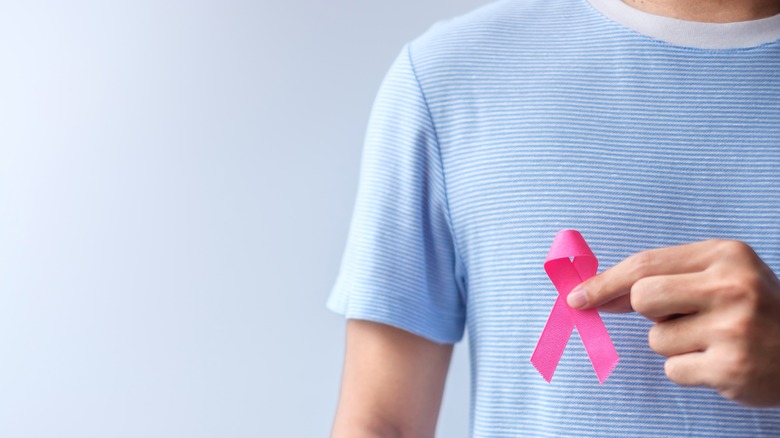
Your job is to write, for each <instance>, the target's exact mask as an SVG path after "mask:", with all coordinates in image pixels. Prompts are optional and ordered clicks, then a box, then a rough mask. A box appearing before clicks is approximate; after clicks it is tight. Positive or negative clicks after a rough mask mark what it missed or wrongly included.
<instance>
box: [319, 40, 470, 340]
mask: <svg viewBox="0 0 780 438" xmlns="http://www.w3.org/2000/svg"><path fill="white" fill-rule="evenodd" d="M458 263H459V259H458V257H457V253H456V247H455V243H454V237H453V233H452V228H451V222H450V220H449V212H448V207H447V195H446V189H445V180H444V175H443V169H442V162H441V158H440V155H439V145H438V143H437V140H436V132H435V129H434V125H433V123H432V121H431V117H430V113H429V111H428V106H427V103H426V100H425V97H424V95H423V92H422V90H421V88H420V85H419V82H418V81H417V77H416V75H415V72H414V68H413V66H412V63H411V60H410V55H409V50H408V47H406V48H405V49H404V50H403V51H402V52H401V54H400V55H399V56H398V58H397V59H396V60H395V62H394V63H393V65H392V67H391V68H390V71H389V72H388V74H387V76H386V77H385V79H384V81H383V83H382V86H381V87H380V89H379V93H378V96H377V98H376V101H375V102H374V107H373V110H372V112H371V117H370V119H369V124H368V130H367V134H366V139H365V144H364V149H363V155H362V163H361V170H360V180H359V185H358V194H357V200H356V203H355V207H354V210H353V216H352V221H351V224H350V229H349V234H348V237H347V245H346V249H345V251H344V254H343V257H342V261H341V266H340V270H339V274H338V277H337V279H336V282H335V284H334V286H333V289H332V291H331V294H330V297H329V299H328V307H329V308H330V309H331V310H333V311H335V312H337V313H340V314H342V315H344V316H346V317H347V318H354V319H365V320H370V321H375V322H380V323H384V324H388V325H392V326H395V327H399V328H401V329H404V330H407V331H409V332H412V333H414V334H417V335H419V336H423V337H425V338H428V339H430V340H433V341H435V342H439V343H454V342H457V341H459V340H460V339H461V338H462V336H463V327H464V322H465V313H466V312H465V305H464V302H463V296H464V293H463V290H464V289H463V282H462V280H461V275H460V272H461V269H459V266H460V265H459V264H458Z"/></svg>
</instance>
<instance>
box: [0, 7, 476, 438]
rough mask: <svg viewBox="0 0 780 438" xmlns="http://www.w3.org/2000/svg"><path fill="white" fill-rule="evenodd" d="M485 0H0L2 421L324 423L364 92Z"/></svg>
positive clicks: (452, 403)
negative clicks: (431, 30) (409, 48)
mask: <svg viewBox="0 0 780 438" xmlns="http://www.w3.org/2000/svg"><path fill="white" fill-rule="evenodd" d="M484 3H486V1H481V0H448V1H445V0H429V1H422V2H420V1H412V0H403V1H387V2H376V1H365V0H363V1H346V0H338V1H315V0H309V1H287V2H269V1H259V2H249V1H234V0H229V1H226V0H219V1H217V0H213V1H208V2H207V1H172V0H133V1H69V2H54V1H50V2H37V1H24V2H10V1H3V2H2V3H0V435H1V436H3V437H4V438H13V437H80V438H86V437H101V438H105V437H315V436H326V435H327V434H328V431H329V428H330V424H331V421H332V417H333V414H334V411H335V406H336V400H337V396H338V385H339V379H340V368H341V362H342V355H343V347H344V342H343V329H344V321H343V320H342V319H341V317H339V316H337V315H335V314H331V313H330V312H329V311H327V310H326V309H325V307H324V303H325V299H326V297H327V294H328V292H329V291H330V288H331V286H332V284H333V281H334V280H335V277H336V273H337V269H338V264H339V262H340V258H341V254H342V251H343V248H344V243H345V239H346V234H347V229H348V225H349V218H350V214H351V211H352V206H353V202H354V198H355V194H356V189H357V179H358V166H359V160H360V153H361V148H362V139H363V135H364V132H365V124H366V121H367V118H368V114H369V110H370V106H371V102H372V101H373V98H374V95H375V93H376V90H377V87H378V86H379V83H380V81H381V79H382V77H383V75H384V73H385V72H386V70H387V68H388V67H389V65H390V63H391V61H392V60H393V58H394V57H395V55H396V54H397V53H398V52H399V51H400V49H401V46H402V45H403V44H404V43H405V42H406V41H408V40H410V39H412V38H414V37H415V36H417V35H419V34H420V33H421V32H423V31H424V30H425V29H427V28H428V27H429V26H430V25H431V24H432V23H434V22H435V21H437V20H440V19H443V18H446V17H450V16H453V15H457V14H461V13H464V12H466V11H468V10H470V9H473V8H475V7H477V6H479V5H481V4H484ZM468 393H469V381H468V358H467V349H466V346H465V344H459V345H458V347H457V348H456V355H455V359H454V362H453V366H452V368H451V371H450V376H449V381H448V386H447V390H446V395H445V402H444V407H443V412H442V416H441V419H440V426H439V436H440V437H465V436H467V428H468Z"/></svg>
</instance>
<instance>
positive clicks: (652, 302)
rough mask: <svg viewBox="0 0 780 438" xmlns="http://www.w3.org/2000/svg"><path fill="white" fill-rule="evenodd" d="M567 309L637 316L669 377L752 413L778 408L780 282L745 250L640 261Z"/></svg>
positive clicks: (703, 246)
mask: <svg viewBox="0 0 780 438" xmlns="http://www.w3.org/2000/svg"><path fill="white" fill-rule="evenodd" d="M568 302H569V305H571V306H572V307H575V308H580V309H586V308H592V307H599V309H600V310H603V311H607V312H630V311H632V310H633V311H636V312H638V313H640V314H641V315H643V316H644V317H646V318H648V319H649V320H651V321H653V322H655V325H654V326H653V327H652V328H651V329H650V333H649V334H648V340H649V344H650V348H652V349H653V350H655V351H656V352H657V353H658V354H661V355H663V356H666V357H668V359H667V360H666V365H665V371H666V375H667V376H668V377H669V379H670V380H672V381H673V382H675V383H677V384H679V385H684V386H707V387H710V388H713V389H715V390H717V391H718V392H720V394H721V395H723V396H724V397H727V398H729V399H732V400H736V401H738V402H740V403H743V404H746V405H751V406H776V405H780V281H778V279H777V277H776V276H775V274H774V273H773V272H772V270H771V269H770V268H769V267H768V266H767V265H766V264H765V263H764V262H763V261H762V260H761V259H760V258H759V257H758V255H756V253H755V252H754V251H753V249H752V248H751V247H750V246H748V245H747V244H745V243H742V242H738V241H733V240H708V241H704V242H697V243H691V244H688V245H681V246H674V247H668V248H659V249H652V250H649V251H644V252H640V253H637V254H634V255H633V256H631V257H628V258H627V259H625V260H623V261H622V262H620V263H618V264H617V265H615V266H613V267H612V268H610V269H607V270H606V271H604V272H602V273H601V274H599V275H597V276H595V277H593V278H591V279H589V280H587V281H585V282H583V283H582V284H581V285H580V286H578V287H577V288H575V290H574V291H572V292H571V293H570V294H569V297H568Z"/></svg>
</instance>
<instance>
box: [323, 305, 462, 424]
mask: <svg viewBox="0 0 780 438" xmlns="http://www.w3.org/2000/svg"><path fill="white" fill-rule="evenodd" d="M451 356H452V345H449V344H437V343H435V342H432V341H429V340H427V339H425V338H422V337H420V336H417V335H414V334H411V333H409V332H407V331H404V330H401V329H398V328H395V327H391V326H388V325H384V324H378V323H374V322H369V321H362V320H354V319H351V320H349V321H347V348H346V357H345V360H344V375H343V378H342V384H341V396H340V399H339V406H338V411H337V413H336V420H335V424H334V426H333V438H350V437H363V438H365V437H377V438H379V437H382V438H384V437H433V436H434V431H435V428H436V419H437V418H438V415H439V407H440V405H441V399H442V394H443V391H444V382H445V380H446V377H447V369H448V367H449V363H450V357H451Z"/></svg>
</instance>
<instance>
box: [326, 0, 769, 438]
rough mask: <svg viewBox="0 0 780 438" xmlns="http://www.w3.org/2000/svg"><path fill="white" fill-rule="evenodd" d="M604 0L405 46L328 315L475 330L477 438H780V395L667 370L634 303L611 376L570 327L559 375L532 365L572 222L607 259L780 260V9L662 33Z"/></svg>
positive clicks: (483, 18)
mask: <svg viewBox="0 0 780 438" xmlns="http://www.w3.org/2000/svg"><path fill="white" fill-rule="evenodd" d="M607 3H609V1H608V0H598V1H597V0H594V1H593V2H592V3H589V2H587V1H585V0H524V1H499V2H496V3H493V4H490V5H488V6H486V7H483V8H480V9H478V10H476V11H474V12H472V13H469V14H467V15H464V16H461V17H458V18H455V19H452V20H448V21H446V22H441V23H438V24H437V25H435V26H433V27H432V28H431V29H430V30H429V31H428V32H426V33H425V34H424V35H422V36H421V37H419V38H417V39H415V40H414V41H412V42H411V43H409V44H408V45H407V46H406V47H404V49H403V50H402V51H401V53H400V54H399V56H398V58H397V59H396V60H395V62H394V64H393V65H392V67H391V68H390V71H389V73H388V74H387V76H386V78H385V80H384V82H383V84H382V86H381V88H380V90H379V93H378V96H377V99H376V103H375V105H374V109H373V111H372V115H371V118H370V121H369V126H368V132H367V135H366V140H365V145H364V152H363V157H362V167H361V176H360V182H359V189H358V195H357V200H356V203H355V209H354V213H353V219H352V223H351V226H350V231H349V236H348V240H347V246H346V250H345V252H344V256H343V259H342V264H341V270H340V272H339V275H338V278H337V280H336V283H335V285H334V288H333V290H332V292H331V295H330V298H329V300H328V307H329V308H331V309H332V310H334V311H336V312H338V313H341V314H343V315H345V316H346V317H347V318H356V319H365V320H371V321H376V322H381V323H385V324H389V325H392V326H396V327H400V328H402V329H405V330H407V331H410V332H412V333H415V334H418V335H420V336H423V337H425V338H428V339H431V340H433V341H436V342H440V343H454V342H457V341H459V340H460V339H461V338H462V337H463V333H464V329H467V333H468V337H469V341H470V348H471V350H470V357H471V400H472V402H471V405H472V414H471V436H475V437H491V438H495V437H516V436H600V437H601V436H616V437H630V436H643V437H645V436H700V437H760V436H780V410H778V409H751V408H746V407H743V406H741V405H739V404H737V403H735V402H732V401H729V400H727V399H724V398H722V397H721V396H720V395H718V394H717V393H716V392H715V391H713V390H710V389H707V388H683V387H679V386H677V385H675V384H673V383H672V382H670V381H669V380H668V379H667V378H666V376H665V375H664V371H663V362H664V358H663V357H661V356H659V355H657V354H656V353H654V352H653V351H652V350H650V348H649V347H648V344H647V332H648V330H649V328H650V326H651V323H650V322H648V321H647V320H645V319H644V318H642V317H641V316H639V315H637V314H602V318H603V320H604V323H605V325H606V326H607V329H608V330H609V332H610V335H611V337H612V340H613V341H614V343H615V347H616V349H617V351H618V353H619V355H620V358H621V360H620V363H619V364H618V366H617V368H616V369H615V371H614V373H613V374H612V375H611V376H610V378H609V379H608V380H607V381H606V383H604V384H599V383H598V381H597V380H596V376H595V374H594V371H593V368H592V366H591V364H590V362H589V359H588V356H587V354H586V352H585V350H584V348H583V346H582V343H581V341H580V338H579V336H578V334H577V332H576V330H575V332H574V333H573V334H572V337H571V339H570V340H569V343H568V346H567V348H566V351H565V352H564V355H563V357H562V359H561V361H560V363H559V365H558V368H557V371H556V372H555V375H554V377H553V379H552V383H547V382H545V381H544V380H543V379H542V377H541V376H540V375H539V374H538V373H537V371H536V370H535V369H534V368H533V366H532V365H531V363H530V362H529V358H530V357H531V353H532V352H533V349H534V347H535V345H536V342H537V340H538V338H539V335H540V333H541V331H542V328H543V327H544V325H545V322H546V321H547V317H548V315H549V313H550V309H551V308H552V305H553V302H554V301H555V299H556V296H557V292H556V290H555V288H554V287H553V286H552V284H551V282H550V280H549V279H548V278H547V276H546V274H545V272H544V269H543V266H542V265H543V262H544V259H545V256H546V255H547V251H548V249H549V246H550V243H551V242H552V239H553V237H554V236H555V234H556V232H558V231H559V230H562V229H576V230H579V231H580V232H581V233H582V235H583V236H584V237H585V239H586V240H587V241H588V243H589V244H590V246H591V248H592V249H593V251H594V253H595V254H596V256H597V257H598V258H599V262H600V266H601V269H600V270H603V268H605V267H609V266H612V265H614V264H615V263H617V262H619V261H620V260H622V259H624V258H625V257H627V256H629V255H631V254H633V253H636V252H639V251H642V250H646V249H650V248H655V247H664V246H672V245H679V244H684V243H690V242H694V241H699V240H704V239H708V238H728V239H738V240H742V241H744V242H746V243H748V244H750V245H751V246H752V247H753V248H754V249H755V250H756V252H757V253H758V254H759V255H760V256H761V257H762V259H763V260H764V261H765V262H766V263H767V264H768V265H769V266H770V267H771V268H772V269H773V270H774V271H775V272H780V227H779V226H778V225H779V224H780V41H778V39H779V38H780V36H779V35H778V31H780V26H778V25H779V24H780V21H778V19H777V18H780V17H777V18H776V17H773V18H771V19H769V20H772V19H774V25H768V24H767V23H769V24H771V23H772V22H771V21H770V22H767V21H766V20H758V21H757V22H755V23H753V24H754V25H752V24H751V23H752V22H748V23H742V24H740V26H742V28H741V30H739V32H738V33H739V34H740V35H745V34H750V33H751V32H754V35H751V36H750V38H747V39H743V40H741V41H737V40H735V39H733V38H728V37H726V38H721V40H720V41H718V37H717V35H718V34H720V33H721V32H718V31H717V29H723V30H724V32H723V34H725V35H728V32H730V31H728V27H729V26H728V25H717V24H715V25H709V29H710V30H712V32H710V33H711V36H710V37H707V38H702V35H703V34H707V32H709V31H707V30H702V31H701V32H697V31H695V29H696V25H699V24H701V23H690V22H682V21H680V20H671V19H662V20H665V21H664V26H667V27H668V28H669V29H671V31H670V32H669V33H668V35H671V36H672V37H673V38H670V39H669V40H665V39H664V34H663V32H659V33H657V34H654V35H648V34H647V32H645V33H643V32H642V30H641V29H639V30H637V29H634V28H632V27H631V25H630V21H631V20H630V19H628V20H627V21H624V22H621V21H620V20H621V19H620V18H616V17H617V16H620V14H621V12H620V11H618V12H617V13H615V9H614V8H617V9H620V8H621V7H622V6H616V5H615V4H614V3H613V4H612V6H610V7H612V8H613V9H610V10H607V9H605V7H604V5H605V4H607ZM621 5H622V4H621ZM623 6H625V5H623ZM625 7H626V8H628V6H625ZM631 11H635V10H633V9H631ZM636 12H637V13H640V12H639V11H636ZM625 14H634V12H630V13H629V12H626V13H625ZM625 14H624V15H622V16H623V17H626V16H628V15H625ZM640 14H642V13H640ZM645 16H647V18H648V19H655V18H653V17H652V16H649V14H645ZM640 17H641V16H640ZM658 19H661V18H658ZM640 21H642V20H640ZM627 23H628V24H627ZM713 26H714V27H713ZM717 26H721V27H720V28H718V27H717ZM705 27H707V26H705ZM731 27H732V28H733V27H734V26H731ZM737 27H739V26H737ZM657 28H658V27H657V26H656V27H655V28H654V29H657ZM691 29H694V31H691ZM751 29H754V30H751ZM767 29H768V30H767ZM759 34H760V35H759ZM686 35H687V36H686ZM730 40H732V41H735V42H733V44H732V43H730V42H729V41H730ZM670 41H671V42H670ZM745 41H747V43H745ZM730 44H731V45H730ZM746 44H747V45H746ZM749 44H752V45H749Z"/></svg>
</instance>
